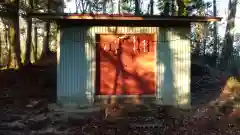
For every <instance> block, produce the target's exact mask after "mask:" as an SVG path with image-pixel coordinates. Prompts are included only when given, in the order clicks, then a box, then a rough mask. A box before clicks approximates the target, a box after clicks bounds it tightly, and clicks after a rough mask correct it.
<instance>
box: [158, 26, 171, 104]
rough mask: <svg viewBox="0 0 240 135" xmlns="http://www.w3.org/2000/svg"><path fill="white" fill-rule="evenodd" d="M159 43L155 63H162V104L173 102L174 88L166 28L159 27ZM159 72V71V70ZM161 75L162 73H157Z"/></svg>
mask: <svg viewBox="0 0 240 135" xmlns="http://www.w3.org/2000/svg"><path fill="white" fill-rule="evenodd" d="M159 32H160V34H159V37H158V39H159V43H158V46H157V65H160V64H163V66H164V72H163V80H162V83H161V84H162V85H161V86H160V90H161V92H160V94H161V95H160V97H161V98H162V102H163V104H167V105H168V104H170V105H172V103H174V102H175V97H174V96H175V88H174V84H173V71H172V52H171V49H170V45H169V42H171V41H169V37H168V33H167V32H168V29H166V28H164V29H159ZM160 72H161V71H160ZM159 76H162V75H159Z"/></svg>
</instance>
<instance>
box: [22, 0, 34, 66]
mask: <svg viewBox="0 0 240 135" xmlns="http://www.w3.org/2000/svg"><path fill="white" fill-rule="evenodd" d="M29 2H30V8H31V10H30V11H31V12H32V9H33V0H29ZM27 24H28V27H27V41H26V52H25V61H24V64H25V65H27V64H31V45H32V18H31V17H29V18H27Z"/></svg>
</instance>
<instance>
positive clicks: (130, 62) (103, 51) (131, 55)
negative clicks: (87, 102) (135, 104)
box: [96, 34, 156, 95]
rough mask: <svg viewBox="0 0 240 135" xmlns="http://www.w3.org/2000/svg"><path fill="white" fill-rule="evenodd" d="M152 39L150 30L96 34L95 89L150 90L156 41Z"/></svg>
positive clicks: (104, 92) (106, 92) (120, 92)
mask: <svg viewBox="0 0 240 135" xmlns="http://www.w3.org/2000/svg"><path fill="white" fill-rule="evenodd" d="M134 37H135V45H134ZM144 40H145V44H144ZM153 41H154V34H131V35H110V34H103V35H98V38H97V42H98V44H97V48H98V49H97V80H96V81H97V82H96V84H97V85H98V91H97V93H98V94H99V95H141V94H154V93H155V92H156V87H155V85H156V81H155V62H156V60H155V52H156V43H155V42H153Z"/></svg>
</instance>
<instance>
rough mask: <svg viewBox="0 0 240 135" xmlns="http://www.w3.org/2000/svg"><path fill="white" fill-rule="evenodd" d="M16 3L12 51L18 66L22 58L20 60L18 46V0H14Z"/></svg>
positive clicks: (20, 65)
mask: <svg viewBox="0 0 240 135" xmlns="http://www.w3.org/2000/svg"><path fill="white" fill-rule="evenodd" d="M15 3H16V14H15V16H14V19H13V24H14V31H15V32H14V42H13V43H14V45H15V46H14V52H15V56H16V60H17V61H16V62H17V66H18V68H21V67H22V60H21V48H20V29H19V0H16V1H15Z"/></svg>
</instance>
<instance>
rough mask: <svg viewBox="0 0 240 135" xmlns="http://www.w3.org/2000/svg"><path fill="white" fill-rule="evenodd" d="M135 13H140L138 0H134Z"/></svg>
mask: <svg viewBox="0 0 240 135" xmlns="http://www.w3.org/2000/svg"><path fill="white" fill-rule="evenodd" d="M135 15H140V3H139V0H135Z"/></svg>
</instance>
